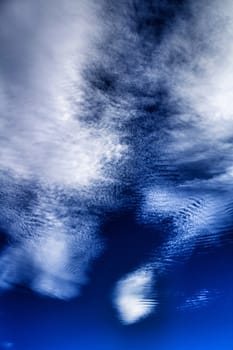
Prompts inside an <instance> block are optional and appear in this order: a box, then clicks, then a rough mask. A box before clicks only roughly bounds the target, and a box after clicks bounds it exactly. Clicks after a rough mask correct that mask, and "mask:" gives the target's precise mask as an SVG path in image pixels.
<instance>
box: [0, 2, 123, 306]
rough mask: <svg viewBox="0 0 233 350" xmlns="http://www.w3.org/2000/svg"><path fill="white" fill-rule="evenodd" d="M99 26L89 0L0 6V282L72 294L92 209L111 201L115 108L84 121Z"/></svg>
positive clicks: (94, 243)
mask: <svg viewBox="0 0 233 350" xmlns="http://www.w3.org/2000/svg"><path fill="white" fill-rule="evenodd" d="M102 31H103V28H102V23H101V21H100V16H99V7H98V5H96V4H95V3H94V1H92V0H90V1H89V0H88V1H85V2H83V1H75V0H58V1H54V0H48V1H41V2H38V1H36V0H23V1H20V2H19V1H17V0H13V1H11V2H9V3H7V4H5V5H3V6H2V8H1V14H0V42H1V50H2V55H1V59H0V61H1V68H2V69H1V79H0V80H1V83H0V114H1V118H0V149H1V157H0V168H1V173H0V182H1V189H0V202H1V207H2V208H3V209H2V211H1V215H0V223H1V229H3V230H4V232H5V233H6V234H7V235H8V236H9V237H10V239H11V244H10V246H9V247H8V248H6V249H5V250H4V251H3V252H2V253H1V256H0V267H1V268H0V271H1V272H0V286H1V287H2V289H5V288H11V287H12V286H13V285H14V284H17V283H24V284H26V285H29V286H30V287H31V288H32V289H33V290H35V291H36V292H39V293H42V294H45V295H49V296H53V297H58V298H64V299H66V298H70V297H73V296H75V295H78V294H79V292H80V291H79V290H80V286H81V285H82V284H83V283H85V282H86V280H87V277H86V271H87V270H88V268H89V264H90V262H91V261H92V259H93V258H94V257H96V256H97V255H98V254H99V252H100V251H101V249H102V244H101V243H100V241H99V239H98V234H97V232H98V225H99V216H100V211H99V208H100V207H105V206H107V207H108V208H111V206H112V204H113V200H112V194H111V186H112V184H113V183H114V181H115V176H116V168H117V166H118V165H119V164H120V163H121V161H122V159H123V156H125V154H126V151H127V147H126V146H125V144H124V143H122V141H121V135H120V133H119V132H118V131H117V129H116V128H115V126H114V123H112V118H113V117H114V111H113V109H112V110H111V113H109V112H108V107H107V106H105V107H103V108H102V109H103V112H101V114H103V115H105V116H107V117H105V119H104V121H103V122H99V123H88V122H86V120H85V116H86V115H89V116H90V118H92V115H94V114H95V113H97V112H96V110H95V109H96V106H95V104H94V103H93V95H92V94H93V91H92V90H91V88H90V86H89V85H88V84H90V82H89V81H88V79H85V72H86V71H87V70H88V69H90V67H89V66H91V63H90V61H91V59H92V60H93V61H95V60H97V61H98V59H99V53H98V50H97V49H96V47H97V44H98V43H99V42H101V40H102V34H103V32H102ZM5 58H6V59H5ZM88 65H89V66H88ZM95 92H96V93H98V91H95ZM99 104H104V102H103V101H100V102H99ZM103 115H101V117H103ZM108 117H109V118H108ZM93 119H94V118H93ZM110 165H111V171H110V170H109V168H110ZM90 207H92V208H90Z"/></svg>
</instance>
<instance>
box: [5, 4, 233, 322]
mask: <svg viewBox="0 0 233 350" xmlns="http://www.w3.org/2000/svg"><path fill="white" fill-rule="evenodd" d="M232 10H233V9H232V3H231V1H227V0H224V1H222V2H221V4H220V2H218V1H211V2H210V1H205V2H204V3H203V2H201V1H196V2H194V1H193V2H191V1H187V2H186V4H183V2H179V4H178V3H177V2H176V1H166V0H164V1H161V2H158V1H143V2H141V1H136V0H135V1H123V0H122V1H120V3H118V2H117V3H116V2H115V3H114V2H111V1H100V2H99V3H98V4H96V2H95V1H92V0H88V1H85V2H83V1H74V0H58V1H54V0H48V1H40V2H37V1H36V0H30V1H29V0H22V1H20V2H19V1H16V0H11V1H8V2H7V1H3V2H2V3H1V12H0V13H1V14H0V44H1V45H0V50H1V54H0V67H1V68H0V78H1V79H0V115H1V118H0V149H1V156H0V168H1V172H0V185H1V189H0V204H1V208H2V210H1V214H0V227H1V231H2V232H3V234H4V236H5V237H6V241H7V242H8V243H7V244H5V245H4V248H3V249H2V251H1V255H0V287H1V289H2V290H5V289H8V288H12V287H13V286H14V285H17V284H23V285H26V286H28V287H29V288H31V289H32V290H34V291H35V292H38V293H41V294H44V295H48V296H51V297H57V298H62V299H69V298H71V297H75V296H77V295H78V294H79V293H80V288H81V286H82V285H83V284H84V283H86V282H87V280H88V277H87V276H88V270H89V269H90V267H91V262H92V261H93V259H94V258H96V257H97V256H98V255H99V254H100V253H101V251H102V250H103V243H102V240H101V233H100V223H101V222H102V221H103V218H104V215H105V213H106V211H108V212H109V211H111V210H116V209H117V208H119V206H121V205H122V204H123V203H127V205H129V206H130V204H129V203H133V205H134V207H135V204H136V207H137V213H138V221H139V222H140V223H141V224H145V223H148V222H149V223H151V224H152V225H153V224H155V225H156V224H157V223H164V222H165V221H166V220H167V219H169V222H170V223H171V224H170V226H166V225H165V227H167V232H166V239H165V240H164V242H163V243H162V245H161V246H160V247H157V248H156V250H155V251H154V253H153V258H152V259H151V260H150V261H144V262H142V263H141V265H140V266H135V270H134V271H133V272H132V273H127V275H126V276H122V278H121V279H120V281H118V282H116V286H115V287H113V289H114V288H115V289H114V292H113V295H114V296H113V304H114V307H115V308H116V309H117V312H118V315H119V317H120V319H121V321H122V322H123V323H124V324H131V323H134V322H136V321H138V320H141V319H143V318H144V317H146V316H148V315H149V314H151V313H152V311H153V310H156V307H155V306H157V304H158V303H159V300H157V299H156V300H155V297H154V296H155V295H156V283H157V280H158V279H159V278H160V276H161V275H164V274H165V273H166V271H167V270H168V269H170V268H171V266H172V265H173V260H174V259H175V258H176V257H185V258H187V257H188V256H190V255H191V254H192V251H193V249H194V247H195V246H196V245H197V244H203V246H206V247H208V246H209V245H212V244H215V243H216V242H217V241H218V240H219V239H220V237H221V236H223V235H224V234H225V233H226V231H227V230H228V229H229V227H231V225H232V221H231V217H232V203H233V198H232V195H231V193H232V176H233V158H232V157H233V156H232V154H233V153H232V152H231V150H232V137H233V118H232V117H233V115H232V114H233V112H232V99H233V87H232V81H233V76H232V75H233V63H232V59H231V58H232V52H233V44H232V43H233V41H232V37H233V15H232V14H233V11H232ZM125 188H127V189H130V191H128V192H127V191H125V192H124V189H125ZM125 193H133V195H132V198H128V196H127V195H125ZM132 242H133V237H132ZM132 249H133V244H132Z"/></svg>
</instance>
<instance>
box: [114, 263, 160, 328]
mask: <svg viewBox="0 0 233 350" xmlns="http://www.w3.org/2000/svg"><path fill="white" fill-rule="evenodd" d="M152 281H153V275H152V271H147V270H146V269H141V270H137V271H135V272H133V273H131V274H129V275H127V276H126V277H124V278H122V279H121V280H120V281H119V282H118V283H117V286H116V288H115V294H114V305H115V307H116V309H117V311H118V313H119V317H120V319H121V321H122V322H123V323H124V324H132V323H135V322H137V321H139V320H140V319H142V318H144V317H146V316H148V315H149V314H150V313H152V311H153V310H154V308H155V306H156V302H155V299H153V298H152V297H151V296H152V294H153V293H152Z"/></svg>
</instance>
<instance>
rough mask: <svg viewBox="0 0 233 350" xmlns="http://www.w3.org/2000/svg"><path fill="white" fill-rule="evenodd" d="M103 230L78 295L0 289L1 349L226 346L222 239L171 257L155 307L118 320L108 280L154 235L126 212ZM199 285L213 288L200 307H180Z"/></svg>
mask: <svg viewBox="0 0 233 350" xmlns="http://www.w3.org/2000/svg"><path fill="white" fill-rule="evenodd" d="M103 234H106V236H108V239H106V246H107V247H108V249H106V251H105V253H103V255H102V256H101V257H100V258H99V259H98V260H97V261H96V262H95V263H94V264H93V266H92V270H91V273H90V279H91V281H92V282H91V284H88V285H86V286H84V287H83V289H82V295H81V296H80V297H79V298H75V299H73V300H71V301H58V300H53V299H50V298H46V297H41V296H37V295H36V294H33V293H32V292H30V291H29V290H26V289H25V290H24V289H23V288H22V287H21V288H20V287H18V290H15V291H13V292H6V293H4V294H2V295H1V304H0V307H1V314H0V317H1V318H0V320H1V331H0V336H1V341H2V348H12V349H16V350H24V349H35V350H37V349H38V350H53V349H59V350H65V349H69V350H73V349H74V350H76V349H80V350H84V349H101V350H105V349H106V350H111V349H113V350H118V349H148V350H152V349H159V350H170V349H172V350H176V349H179V350H186V349H193V350H194V349H199V350H202V349H203V350H204V349H211V350H212V349H213V350H215V349H216V350H219V349H224V350H231V349H232V344H233V329H232V325H233V313H232V307H233V302H232V288H233V284H232V279H231V278H229V277H231V274H232V263H233V254H232V243H230V241H229V240H228V241H225V242H221V241H220V242H219V244H218V246H216V247H214V248H209V249H208V250H207V251H206V250H204V249H201V248H197V249H196V250H195V252H194V253H193V255H192V256H191V257H190V258H189V259H188V261H185V263H184V261H182V259H181V260H180V261H179V259H177V262H176V264H175V265H173V267H172V269H171V271H169V272H168V273H167V275H166V276H163V277H162V278H161V281H160V283H159V285H160V286H159V299H160V306H159V310H158V311H157V312H156V313H154V314H153V315H151V316H150V317H148V318H147V319H145V320H141V321H140V322H139V323H136V324H133V325H128V326H124V325H122V324H121V323H120V322H119V320H118V319H117V318H116V317H115V310H114V308H113V306H112V303H111V294H112V292H113V290H112V288H113V285H114V283H116V282H117V280H118V278H119V277H120V276H121V275H122V274H123V273H127V272H130V271H131V269H132V268H133V266H135V265H136V264H137V263H138V262H140V261H141V260H143V259H145V258H146V257H147V256H148V255H149V254H150V253H151V251H152V248H153V249H154V248H156V246H157V245H158V244H159V241H160V239H161V238H159V237H158V236H159V233H158V232H156V230H154V229H153V227H150V226H149V227H148V226H147V228H146V229H145V228H144V227H142V226H141V225H137V224H135V221H134V220H133V213H130V212H127V213H125V214H124V213H121V214H120V215H116V217H114V218H112V219H111V220H110V221H109V222H108V224H107V225H106V227H104V230H103ZM132 234H133V235H134V245H133V246H132V242H131V237H132ZM203 289H207V290H209V291H218V293H216V295H214V297H213V300H211V301H209V303H208V304H207V305H203V306H202V307H200V308H197V309H192V308H191V309H183V310H181V309H179V306H180V305H182V302H184V300H185V298H187V297H189V296H190V295H193V294H195V292H196V291H198V290H203ZM7 343H9V344H8V345H7ZM11 343H12V346H11V345H10V344H11ZM4 344H5V345H4ZM7 346H8V347H7Z"/></svg>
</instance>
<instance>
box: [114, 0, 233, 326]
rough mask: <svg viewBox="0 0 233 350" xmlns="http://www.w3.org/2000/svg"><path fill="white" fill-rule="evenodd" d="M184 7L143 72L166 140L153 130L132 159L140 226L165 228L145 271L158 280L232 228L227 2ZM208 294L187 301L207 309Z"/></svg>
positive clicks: (232, 33)
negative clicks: (160, 98) (156, 98)
mask: <svg viewBox="0 0 233 350" xmlns="http://www.w3.org/2000/svg"><path fill="white" fill-rule="evenodd" d="M186 9H188V11H184V12H183V13H182V14H181V16H179V15H178V16H177V17H176V18H175V20H174V21H173V23H172V24H171V25H169V26H168V27H167V31H166V30H165V32H164V35H163V37H162V40H161V41H160V43H159V44H158V45H157V47H156V49H155V50H154V51H152V54H151V61H150V65H148V67H146V68H145V75H147V76H148V79H149V80H150V81H151V84H155V85H156V82H160V84H162V86H164V89H165V91H166V104H167V105H163V106H162V107H163V111H165V112H167V114H166V115H165V114H164V120H166V122H165V123H164V122H160V130H161V129H162V132H160V134H162V135H163V136H162V137H159V136H158V134H159V131H155V132H152V131H151V134H150V136H148V143H146V147H145V149H146V151H147V153H146V157H144V158H143V155H141V154H140V152H139V153H138V155H137V157H138V159H139V161H138V162H139V164H140V165H141V166H142V169H143V171H144V173H145V175H144V176H143V175H141V174H140V180H141V184H140V185H139V188H140V190H141V193H142V196H141V198H142V199H141V203H142V204H141V212H140V213H139V220H141V222H144V223H145V222H150V223H151V224H153V223H155V224H160V225H161V226H162V227H164V230H166V227H167V232H166V237H168V240H165V241H164V243H162V245H161V246H160V247H159V248H158V249H157V250H156V252H155V253H154V259H152V261H150V262H145V265H144V268H145V269H147V271H148V270H149V271H152V272H153V274H152V275H153V279H154V280H155V281H156V280H157V279H158V278H159V276H160V275H163V274H165V273H166V271H167V270H168V269H171V267H172V265H173V263H174V260H175V259H176V258H177V257H180V258H183V259H186V258H187V257H189V256H190V254H191V253H192V252H193V249H194V247H195V246H196V245H197V244H202V245H203V246H204V247H208V246H210V245H213V244H215V243H216V242H217V241H218V240H219V239H220V238H221V237H222V236H223V235H224V234H225V233H226V232H227V230H229V228H230V227H231V225H232V219H231V218H232V203H233V197H232V194H231V193H232V185H233V177H232V174H233V172H232V166H233V158H232V136H233V119H232V113H233V110H232V98H233V85H232V74H233V65H232V59H231V57H232V37H233V16H232V13H233V12H232V3H231V2H230V1H227V0H226V1H223V2H221V4H220V3H219V2H217V1H214V2H212V1H211V2H210V1H206V2H205V3H203V2H187V8H186ZM207 19H208V20H207ZM155 105H156V104H155ZM156 107H157V110H158V113H157V115H158V117H159V105H158V104H157V106H156ZM169 109H170V111H169ZM168 112H169V113H168ZM151 135H152V136H151ZM155 140H157V141H156V142H155ZM161 146H163V149H162V147H161ZM145 158H147V162H146V161H145ZM142 179H143V182H144V185H143V184H142ZM167 219H169V222H170V224H169V225H168V224H166V223H165V222H166V220H167ZM164 223H165V224H164ZM141 268H143V266H142V267H141ZM123 280H124V279H123ZM126 280H127V277H126ZM119 283H120V282H119ZM129 283H130V280H129ZM133 284H134V283H133V281H132V288H133ZM120 285H121V284H120ZM116 289H118V290H119V286H118V284H117V286H116ZM123 290H124V289H123V288H122V289H121V293H122V294H123V293H124V292H123ZM127 293H128V289H127V288H126V290H125V296H126V298H127ZM207 295H208V293H207V292H205V291H204V292H203V293H202V292H201V293H200V295H197V296H196V297H194V298H193V299H190V302H189V301H188V302H187V303H188V304H192V301H193V304H195V305H197V304H198V303H199V304H201V303H202V302H203V303H205V301H206V300H207ZM122 300H124V298H123V297H122ZM199 304H198V305H199ZM118 305H119V304H118ZM119 309H121V307H120V306H119ZM145 314H146V312H145ZM138 319H140V317H139V318H138ZM136 320H137V318H136V317H135V319H133V318H132V322H135V321H136Z"/></svg>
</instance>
